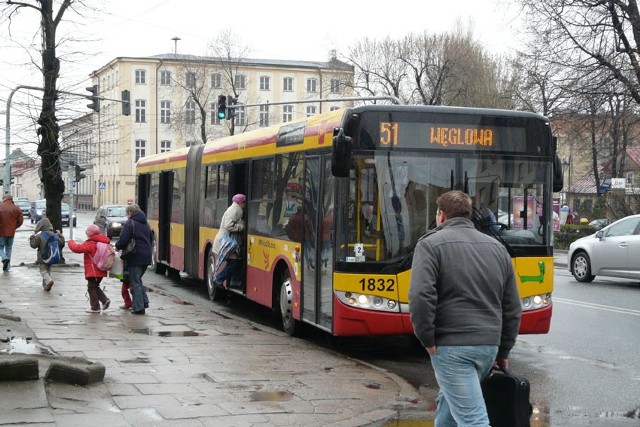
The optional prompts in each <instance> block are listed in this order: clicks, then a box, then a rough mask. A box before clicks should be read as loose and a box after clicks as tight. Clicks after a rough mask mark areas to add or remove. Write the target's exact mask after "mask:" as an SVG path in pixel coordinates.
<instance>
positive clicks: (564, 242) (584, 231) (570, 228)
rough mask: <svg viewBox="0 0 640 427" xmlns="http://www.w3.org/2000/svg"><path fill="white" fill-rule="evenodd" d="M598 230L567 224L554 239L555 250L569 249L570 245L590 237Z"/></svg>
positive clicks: (588, 226)
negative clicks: (582, 238)
mask: <svg viewBox="0 0 640 427" xmlns="http://www.w3.org/2000/svg"><path fill="white" fill-rule="evenodd" d="M595 232H596V230H595V228H593V227H592V226H590V225H585V224H565V225H562V226H561V227H560V231H557V232H556V233H555V235H554V238H553V248H554V249H569V245H570V244H571V243H573V242H575V241H576V240H578V239H579V238H581V237H585V236H590V235H592V234H593V233H595Z"/></svg>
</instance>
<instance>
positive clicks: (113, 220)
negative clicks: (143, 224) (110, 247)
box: [94, 205, 127, 238]
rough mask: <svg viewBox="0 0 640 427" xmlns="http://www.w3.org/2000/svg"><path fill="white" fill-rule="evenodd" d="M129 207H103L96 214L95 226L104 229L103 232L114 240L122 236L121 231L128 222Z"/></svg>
mask: <svg viewBox="0 0 640 427" xmlns="http://www.w3.org/2000/svg"><path fill="white" fill-rule="evenodd" d="M126 209H127V205H103V206H100V208H98V211H97V212H96V218H95V221H94V222H95V224H97V225H99V226H100V227H101V228H102V231H103V232H105V233H106V234H107V236H109V238H114V237H118V236H120V230H122V226H123V225H124V223H125V221H126V220H127V214H126Z"/></svg>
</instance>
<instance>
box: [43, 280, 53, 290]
mask: <svg viewBox="0 0 640 427" xmlns="http://www.w3.org/2000/svg"><path fill="white" fill-rule="evenodd" d="M52 287H53V280H49V281H48V282H47V284H46V285H45V286H44V290H45V291H47V292H49V291H50V290H51V288H52Z"/></svg>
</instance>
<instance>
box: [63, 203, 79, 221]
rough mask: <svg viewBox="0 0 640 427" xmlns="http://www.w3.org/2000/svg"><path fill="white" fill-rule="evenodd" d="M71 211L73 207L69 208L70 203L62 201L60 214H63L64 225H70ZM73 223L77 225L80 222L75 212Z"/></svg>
mask: <svg viewBox="0 0 640 427" xmlns="http://www.w3.org/2000/svg"><path fill="white" fill-rule="evenodd" d="M70 211H71V209H70V208H69V204H68V203H62V204H61V205H60V214H61V216H62V225H66V226H67V227H69V223H70V221H69V212H70ZM71 222H72V223H73V226H74V227H75V226H76V224H77V223H78V218H77V217H76V213H75V212H74V213H73V221H71Z"/></svg>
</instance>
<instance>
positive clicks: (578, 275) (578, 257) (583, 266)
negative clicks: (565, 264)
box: [571, 252, 596, 282]
mask: <svg viewBox="0 0 640 427" xmlns="http://www.w3.org/2000/svg"><path fill="white" fill-rule="evenodd" d="M571 273H573V277H575V279H576V280H577V281H578V282H592V281H593V279H595V278H596V276H594V275H593V274H591V259H589V255H587V254H586V253H584V252H578V253H577V254H575V255H574V257H573V260H572V261H571Z"/></svg>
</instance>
